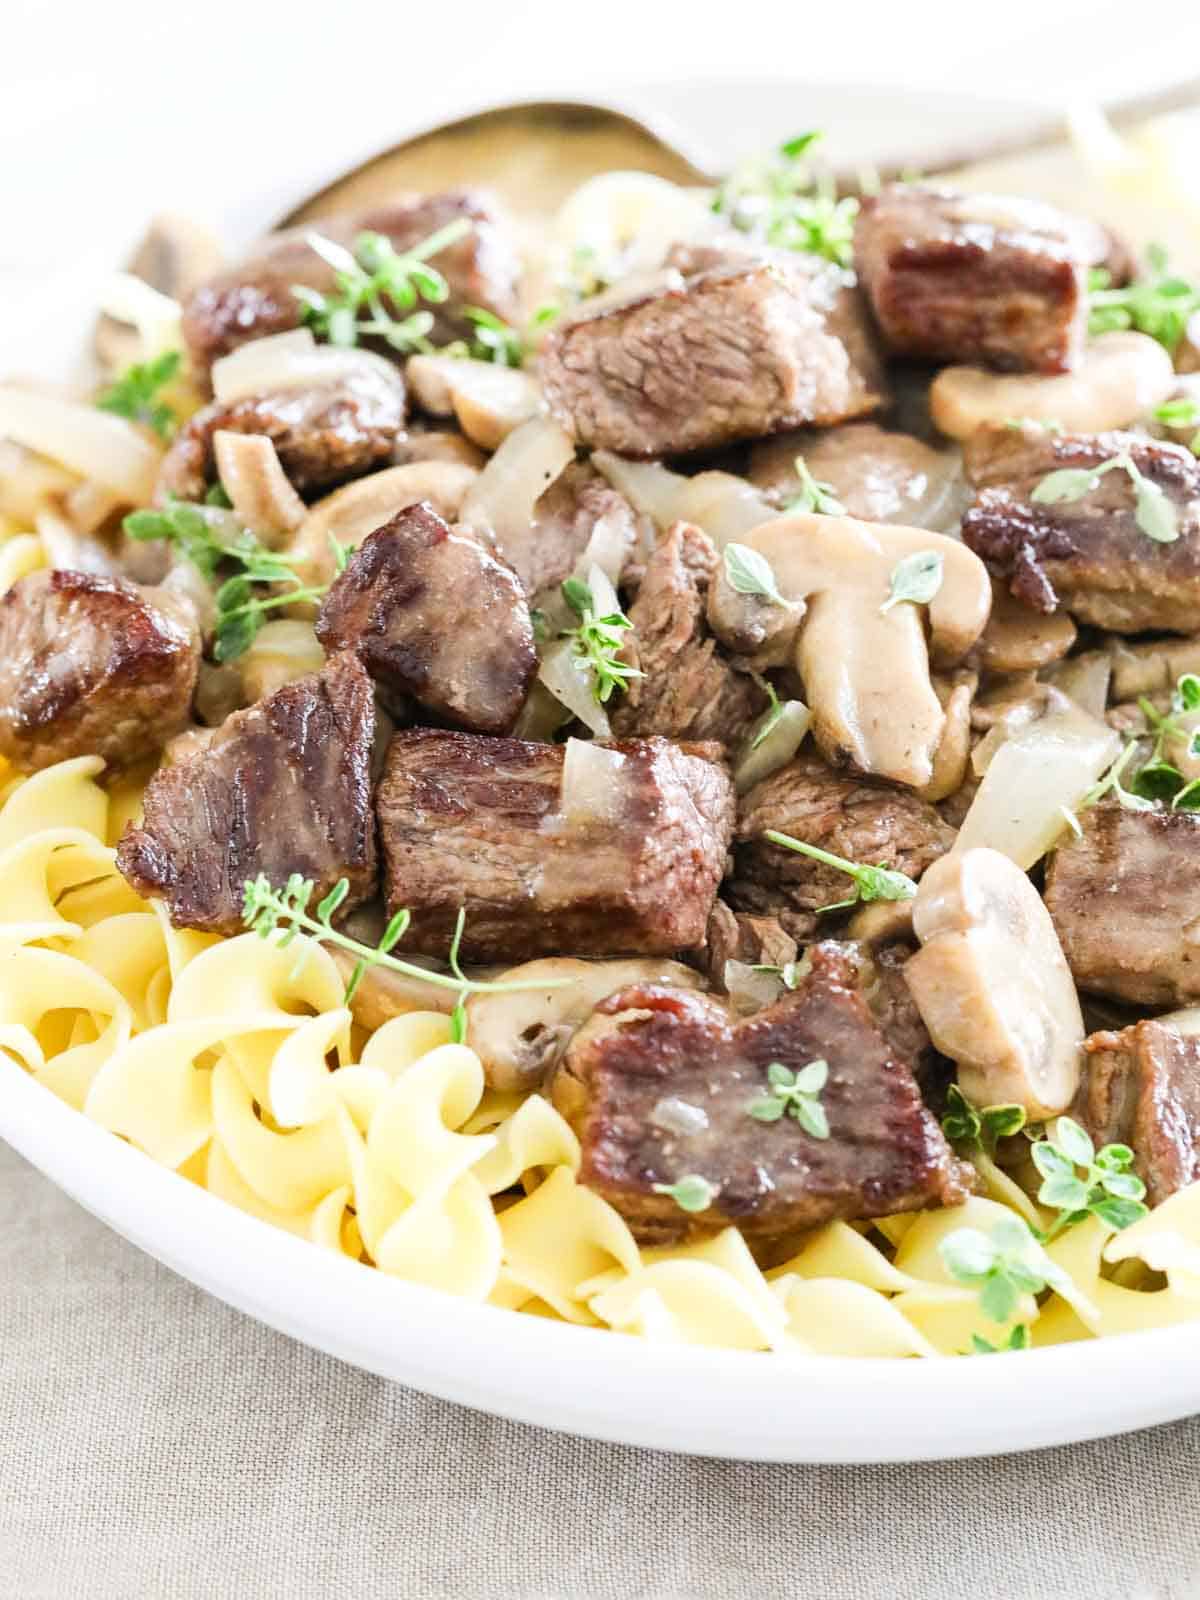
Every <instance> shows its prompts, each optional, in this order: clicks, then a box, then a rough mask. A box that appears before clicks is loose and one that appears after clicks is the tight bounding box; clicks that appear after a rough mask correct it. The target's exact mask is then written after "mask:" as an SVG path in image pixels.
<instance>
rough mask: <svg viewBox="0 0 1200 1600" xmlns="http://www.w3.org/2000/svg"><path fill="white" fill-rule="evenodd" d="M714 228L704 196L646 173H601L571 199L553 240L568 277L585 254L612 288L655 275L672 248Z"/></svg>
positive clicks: (556, 222)
mask: <svg viewBox="0 0 1200 1600" xmlns="http://www.w3.org/2000/svg"><path fill="white" fill-rule="evenodd" d="M713 226H714V219H713V213H712V210H711V207H710V205H709V204H708V203H707V201H706V199H705V197H704V194H703V193H702V191H699V190H690V189H683V188H680V186H679V185H678V184H675V183H669V182H668V181H667V180H666V179H665V178H658V177H654V176H652V175H651V174H650V173H647V172H602V173H600V174H598V175H597V176H596V177H594V178H589V179H588V180H587V181H586V183H582V184H581V185H580V186H579V188H578V189H576V190H575V191H574V193H573V194H570V195H568V196H567V198H566V200H565V201H564V202H563V204H562V205H561V206H560V207H559V210H558V214H557V216H556V217H555V218H554V222H553V227H552V240H553V245H554V253H555V254H556V255H557V256H558V257H559V258H560V260H561V262H562V265H563V267H564V269H565V270H566V271H568V272H569V271H570V268H571V264H572V262H573V261H576V260H578V258H579V252H580V251H587V252H588V256H589V259H590V260H592V261H594V262H595V264H596V270H597V272H598V273H599V274H600V275H601V276H602V277H604V278H606V279H607V280H608V281H610V282H611V281H612V280H613V278H614V277H622V278H623V277H625V276H626V275H627V274H629V273H637V272H653V271H654V269H655V268H656V267H659V266H661V265H662V263H663V261H664V260H665V258H666V255H667V252H668V250H670V248H671V246H672V245H673V244H677V243H678V242H679V241H680V240H684V239H692V238H696V237H698V236H701V235H703V234H704V233H706V232H708V231H711V230H712V228H713Z"/></svg>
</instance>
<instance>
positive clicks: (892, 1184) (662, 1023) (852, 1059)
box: [551, 945, 971, 1242]
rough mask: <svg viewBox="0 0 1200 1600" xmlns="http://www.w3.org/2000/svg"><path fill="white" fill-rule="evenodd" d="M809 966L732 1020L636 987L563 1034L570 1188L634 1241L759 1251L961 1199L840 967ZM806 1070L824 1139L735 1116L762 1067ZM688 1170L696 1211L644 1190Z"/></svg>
mask: <svg viewBox="0 0 1200 1600" xmlns="http://www.w3.org/2000/svg"><path fill="white" fill-rule="evenodd" d="M811 955H812V970H811V971H810V973H809V974H808V975H807V976H806V977H804V978H802V979H801V981H800V983H799V985H798V987H797V988H796V990H795V991H794V993H791V994H789V995H786V996H785V997H784V998H783V999H782V1000H780V1001H779V1002H778V1004H776V1005H774V1006H771V1007H770V1008H768V1009H767V1010H766V1011H760V1012H758V1013H757V1014H756V1015H755V1016H753V1017H750V1018H747V1019H745V1020H743V1021H741V1022H733V1021H732V1020H731V1019H730V1017H729V1014H728V1013H727V1012H726V1011H725V1009H724V1008H723V1007H722V1006H721V1005H720V1004H719V1003H718V1002H717V1001H716V1000H714V999H712V998H711V997H709V996H707V995H700V994H689V993H687V992H686V991H683V990H671V989H665V988H658V987H654V986H642V987H639V988H634V989H626V990H623V991H621V992H620V993H618V994H615V995H612V996H610V998H609V999H607V1000H604V1001H602V1002H601V1004H600V1005H599V1006H598V1007H597V1009H596V1015H595V1016H594V1018H593V1019H592V1021H591V1022H589V1023H588V1024H587V1025H585V1027H584V1028H583V1029H581V1030H580V1032H579V1033H578V1034H576V1036H575V1038H574V1040H573V1042H572V1044H571V1046H570V1048H569V1050H568V1052H567V1055H566V1057H565V1059H564V1061H563V1062H562V1064H561V1065H560V1066H559V1068H558V1069H557V1070H556V1072H555V1074H554V1077H553V1080H552V1090H551V1093H552V1097H553V1100H554V1103H555V1105H556V1106H557V1107H558V1109H559V1110H560V1111H561V1112H562V1113H563V1115H564V1116H565V1117H566V1118H567V1119H568V1121H569V1122H570V1123H571V1125H572V1126H573V1127H574V1129H575V1131H576V1133H577V1134H578V1135H579V1139H580V1143H581V1144H582V1146H583V1163H582V1166H581V1168H580V1173H579V1176H580V1179H581V1181H582V1182H583V1183H585V1184H587V1186H588V1187H589V1188H591V1189H594V1190H595V1191H596V1192H597V1193H598V1194H600V1195H602V1196H603V1197H604V1199H605V1200H607V1201H608V1202H609V1204H610V1205H613V1206H615V1207H616V1208H617V1210H618V1211H620V1212H621V1214H622V1215H623V1216H624V1217H625V1218H626V1220H627V1221H628V1222H629V1224H630V1226H631V1227H632V1228H633V1231H634V1233H635V1234H636V1235H637V1236H638V1237H639V1238H641V1239H643V1240H645V1241H647V1242H653V1241H660V1240H670V1239H675V1238H678V1237H680V1236H681V1235H684V1234H686V1233H701V1234H703V1233H708V1232H711V1231H713V1230H715V1229H718V1228H723V1227H725V1226H727V1225H728V1224H730V1223H732V1224H734V1225H735V1226H736V1227H739V1228H741V1229H742V1231H743V1232H744V1233H745V1234H747V1235H748V1236H749V1237H750V1238H752V1239H760V1240H763V1239H771V1238H776V1237H779V1236H780V1235H784V1234H788V1233H792V1232H794V1231H796V1230H797V1229H801V1228H811V1227H816V1226H818V1225H819V1224H821V1223H824V1222H829V1221H831V1220H833V1219H834V1218H836V1217H844V1218H867V1217H879V1216H885V1215H888V1214H889V1213H892V1212H896V1211H919V1210H922V1209H924V1208H925V1207H927V1206H939V1205H957V1204H959V1203H961V1202H962V1201H963V1200H965V1199H966V1197H967V1194H968V1192H969V1188H970V1183H971V1169H970V1168H969V1167H968V1166H966V1165H965V1164H964V1163H963V1162H960V1161H958V1160H956V1158H955V1157H954V1155H953V1154H952V1153H951V1151H950V1149H949V1147H948V1145H947V1144H946V1141H945V1139H944V1138H943V1137H942V1133H941V1130H940V1129H939V1128H938V1125H937V1123H936V1122H935V1121H934V1119H933V1117H932V1116H931V1115H930V1113H929V1112H928V1111H927V1110H926V1109H925V1107H924V1105H923V1104H922V1103H921V1096H920V1094H919V1092H918V1090H917V1086H916V1083H915V1082H914V1080H913V1076H912V1073H911V1072H910V1071H909V1069H908V1068H907V1067H906V1066H905V1065H904V1064H903V1062H901V1061H900V1060H899V1059H898V1058H897V1057H896V1056H895V1054H894V1053H893V1052H892V1050H891V1049H890V1047H889V1046H888V1043H887V1041H886V1040H885V1039H884V1037H883V1035H882V1034H881V1033H880V1031H879V1029H878V1027H877V1026H876V1025H875V1023H874V1022H873V1021H872V1019H871V1015H870V1013H869V1011H868V1010H867V1007H866V1005H865V1003H864V1001H863V999H862V996H861V995H860V994H859V993H858V991H857V989H856V988H855V978H854V970H853V967H852V965H851V964H850V963H849V962H848V961H847V960H846V959H845V957H844V956H843V955H842V954H841V953H840V952H838V950H837V949H836V947H834V946H829V945H817V946H816V947H815V948H814V949H813V951H812V952H811ZM818 1059H822V1060H825V1061H826V1062H828V1064H829V1077H828V1081H827V1083H826V1085H825V1088H824V1089H823V1091H822V1092H821V1096H820V1099H821V1105H822V1107H823V1108H824V1110H825V1114H826V1116H827V1118H828V1122H829V1137H828V1138H827V1139H817V1138H813V1137H812V1135H810V1134H808V1133H806V1132H805V1131H804V1129H803V1128H802V1127H801V1126H800V1124H799V1123H798V1122H797V1121H796V1120H795V1119H794V1118H793V1117H791V1116H782V1117H780V1118H779V1119H778V1121H776V1122H771V1123H764V1122H760V1121H759V1120H758V1119H757V1118H755V1117H752V1116H751V1115H750V1113H749V1108H750V1106H751V1105H753V1104H754V1103H755V1102H756V1101H758V1100H761V1099H763V1098H764V1097H766V1096H767V1095H768V1094H769V1088H768V1080H767V1068H768V1066H769V1065H770V1064H771V1063H772V1062H776V1061H777V1062H781V1063H782V1064H783V1065H784V1066H785V1067H788V1068H790V1069H791V1070H793V1071H796V1070H798V1069H799V1068H801V1067H804V1066H807V1065H808V1063H809V1062H811V1061H816V1060H818ZM685 1108H691V1109H690V1112H689V1110H686V1109H685ZM691 1174H696V1175H698V1176H700V1177H702V1178H705V1179H707V1180H708V1182H709V1183H710V1184H712V1185H713V1187H714V1189H715V1191H716V1193H715V1195H714V1197H713V1200H712V1203H711V1205H710V1206H709V1207H708V1209H707V1210H705V1211H702V1212H697V1213H687V1212H684V1211H681V1210H680V1209H679V1207H678V1206H676V1204H675V1202H674V1201H673V1200H672V1199H671V1197H670V1196H669V1195H665V1194H660V1193H658V1192H657V1190H656V1185H659V1184H668V1185H669V1184H674V1183H677V1182H678V1181H679V1180H680V1179H681V1178H683V1177H686V1176H689V1175H691Z"/></svg>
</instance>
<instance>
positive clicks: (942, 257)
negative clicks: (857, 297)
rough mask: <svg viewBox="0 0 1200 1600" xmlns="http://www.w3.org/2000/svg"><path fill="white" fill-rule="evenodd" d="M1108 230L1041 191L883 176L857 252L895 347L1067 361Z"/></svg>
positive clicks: (867, 205) (954, 357) (1037, 367)
mask: <svg viewBox="0 0 1200 1600" xmlns="http://www.w3.org/2000/svg"><path fill="white" fill-rule="evenodd" d="M1110 246H1111V239H1110V237H1109V236H1108V235H1107V234H1106V233H1105V231H1104V230H1103V229H1101V228H1098V227H1095V226H1094V225H1092V224H1090V223H1085V222H1082V221H1080V220H1079V219H1076V218H1073V217H1067V216H1064V215H1063V214H1062V213H1061V212H1059V211H1056V210H1054V208H1053V207H1051V206H1046V205H1042V204H1039V203H1038V202H1037V201H1031V200H1016V199H1010V198H1008V197H1007V196H999V195H983V194H961V193H959V192H957V191H956V190H953V189H945V188H941V187H935V186H931V185H926V184H889V185H888V186H887V187H886V188H885V189H883V190H882V192H881V193H879V194H878V195H869V196H867V197H865V198H864V200H863V202H862V206H861V209H860V210H859V214H858V223H857V225H856V227H855V230H854V260H855V265H856V266H857V268H858V274H859V277H860V278H861V280H862V282H863V284H864V285H865V287H866V290H867V293H868V295H869V296H870V299H871V304H872V305H873V306H874V308H875V316H876V319H877V321H878V323H879V326H880V328H881V329H882V331H883V336H884V338H885V339H886V340H887V342H888V344H889V345H890V347H891V348H892V350H893V351H895V352H896V354H897V355H903V356H917V357H919V358H921V359H922V360H926V361H962V362H969V363H973V364H982V365H985V366H991V367H998V368H999V369H1000V370H1001V371H1005V372H1069V371H1070V369H1071V368H1072V367H1073V366H1074V365H1075V363H1076V361H1077V360H1078V359H1079V356H1080V354H1081V353H1082V350H1083V342H1084V338H1085V336H1086V333H1087V269H1088V267H1089V266H1091V265H1093V264H1095V263H1096V262H1098V261H1100V260H1103V259H1104V257H1105V255H1106V254H1107V251H1108V249H1109V248H1110Z"/></svg>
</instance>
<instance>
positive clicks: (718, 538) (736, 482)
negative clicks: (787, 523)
mask: <svg viewBox="0 0 1200 1600" xmlns="http://www.w3.org/2000/svg"><path fill="white" fill-rule="evenodd" d="M592 465H593V466H594V467H595V468H596V469H597V471H599V472H601V473H603V475H604V476H605V477H606V478H607V479H608V481H609V483H611V484H612V486H613V488H614V489H616V490H617V492H618V493H619V494H623V495H624V496H625V498H626V500H628V501H629V503H630V505H631V506H632V507H633V508H634V510H635V511H639V512H641V513H642V514H643V515H644V516H648V517H651V518H653V520H654V522H655V523H656V524H657V525H658V527H659V529H660V530H661V531H662V532H663V533H666V532H667V531H668V529H669V528H671V527H672V526H673V525H674V524H675V523H676V522H694V523H695V524H696V526H697V527H698V528H702V529H703V530H704V532H705V533H706V534H707V535H708V537H709V538H710V539H711V540H712V542H713V543H714V544H715V545H716V547H717V549H718V550H723V549H724V548H725V546H726V545H727V544H728V543H729V542H730V541H731V540H736V539H740V538H741V537H742V536H743V534H747V533H750V532H751V531H752V530H753V529H754V528H758V527H761V526H762V524H763V523H764V522H769V521H770V519H771V518H772V517H775V516H778V515H779V512H778V511H777V510H776V508H775V507H774V506H773V505H772V504H771V502H770V501H769V500H768V499H767V498H766V496H765V495H764V494H763V493H762V492H761V490H759V489H758V488H756V486H755V485H754V484H752V483H748V482H747V481H746V479H745V478H739V477H737V476H736V475H735V474H734V473H732V472H719V471H716V470H713V471H709V472H698V473H696V474H695V476H694V477H691V478H689V477H685V476H684V474H683V473H681V472H672V471H671V470H670V468H669V467H664V466H663V465H662V463H661V462H660V461H627V460H626V459H625V457H624V456H616V455H613V454H612V452H611V451H608V450H597V451H596V452H595V454H594V455H593V456H592Z"/></svg>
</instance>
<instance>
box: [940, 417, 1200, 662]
mask: <svg viewBox="0 0 1200 1600" xmlns="http://www.w3.org/2000/svg"><path fill="white" fill-rule="evenodd" d="M1118 455H1127V456H1128V457H1129V459H1130V460H1131V461H1132V462H1133V464H1134V466H1135V467H1136V468H1137V470H1138V472H1140V473H1141V474H1142V475H1143V476H1144V477H1145V478H1148V479H1149V480H1150V481H1151V482H1152V483H1155V484H1157V485H1158V487H1159V488H1160V489H1161V490H1162V491H1163V493H1164V494H1165V495H1166V497H1167V499H1168V500H1169V501H1170V503H1171V506H1172V507H1173V509H1174V513H1175V516H1176V519H1177V526H1178V533H1179V536H1178V538H1177V539H1174V540H1172V541H1171V542H1170V543H1163V542H1160V541H1159V540H1157V539H1153V538H1151V537H1150V535H1149V534H1147V533H1146V531H1145V530H1144V529H1143V528H1142V527H1141V526H1140V525H1139V523H1138V520H1137V515H1136V510H1137V497H1136V489H1135V485H1134V484H1133V483H1131V482H1130V479H1129V475H1128V473H1126V472H1125V471H1124V469H1123V468H1119V467H1118V468H1116V469H1113V470H1110V471H1107V472H1105V473H1104V474H1103V475H1102V476H1101V477H1100V478H1098V479H1097V480H1096V483H1095V487H1094V488H1091V489H1089V490H1088V491H1087V493H1086V494H1083V495H1081V496H1080V497H1079V498H1078V499H1077V500H1062V501H1059V502H1057V503H1054V504H1051V503H1046V502H1041V501H1037V500H1034V499H1033V491H1034V490H1035V489H1036V487H1037V485H1038V484H1039V483H1041V481H1042V480H1043V479H1044V478H1045V477H1046V476H1047V475H1048V474H1049V473H1051V472H1057V471H1059V470H1060V469H1065V468H1073V469H1076V470H1078V469H1080V468H1083V469H1087V468H1092V467H1098V466H1099V465H1100V464H1101V463H1102V462H1106V461H1111V460H1112V459H1113V457H1114V456H1118ZM966 461H967V471H968V473H969V475H970V478H971V481H972V483H973V484H974V485H975V487H976V489H977V490H978V497H977V499H976V500H975V503H974V505H973V506H971V508H970V510H969V511H968V512H967V514H966V516H965V517H964V518H963V525H962V533H963V540H964V542H965V543H966V544H967V545H968V546H969V547H970V548H971V549H972V550H974V552H975V554H976V555H977V556H979V557H980V558H981V559H982V560H983V561H985V562H986V563H987V565H988V567H989V568H990V569H991V571H992V572H994V573H995V574H996V576H997V577H1000V578H1006V579H1007V580H1008V582H1009V587H1010V588H1011V590H1012V592H1013V594H1014V595H1016V597H1017V599H1019V600H1023V601H1024V602H1025V604H1026V605H1029V606H1032V607H1034V609H1035V610H1038V611H1044V612H1050V611H1053V610H1054V609H1055V608H1056V607H1057V606H1058V605H1060V604H1061V605H1062V606H1063V607H1064V608H1065V609H1066V610H1067V611H1069V612H1070V613H1071V614H1072V616H1075V617H1077V618H1079V619H1080V620H1081V621H1083V622H1091V623H1094V624H1095V625H1096V626H1097V627H1101V628H1110V629H1112V630H1113V631H1114V632H1116V633H1137V632H1139V631H1140V630H1141V629H1144V628H1163V629H1168V630H1170V631H1172V632H1176V633H1194V632H1195V631H1196V626H1197V618H1198V616H1200V610H1198V608H1200V461H1197V459H1196V457H1195V456H1194V455H1192V453H1191V451H1190V450H1185V449H1184V448H1183V447H1182V446H1180V445H1176V444H1166V443H1164V442H1163V441H1162V440H1158V439H1147V438H1145V437H1143V436H1142V435H1141V434H1134V433H1097V434H1055V433H1050V432H1048V431H1047V430H1046V429H1044V428H1039V427H1036V426H1026V427H1024V428H985V429H981V430H980V432H978V433H977V434H975V435H974V437H973V438H972V439H971V440H970V442H969V444H968V445H967V451H966Z"/></svg>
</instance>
